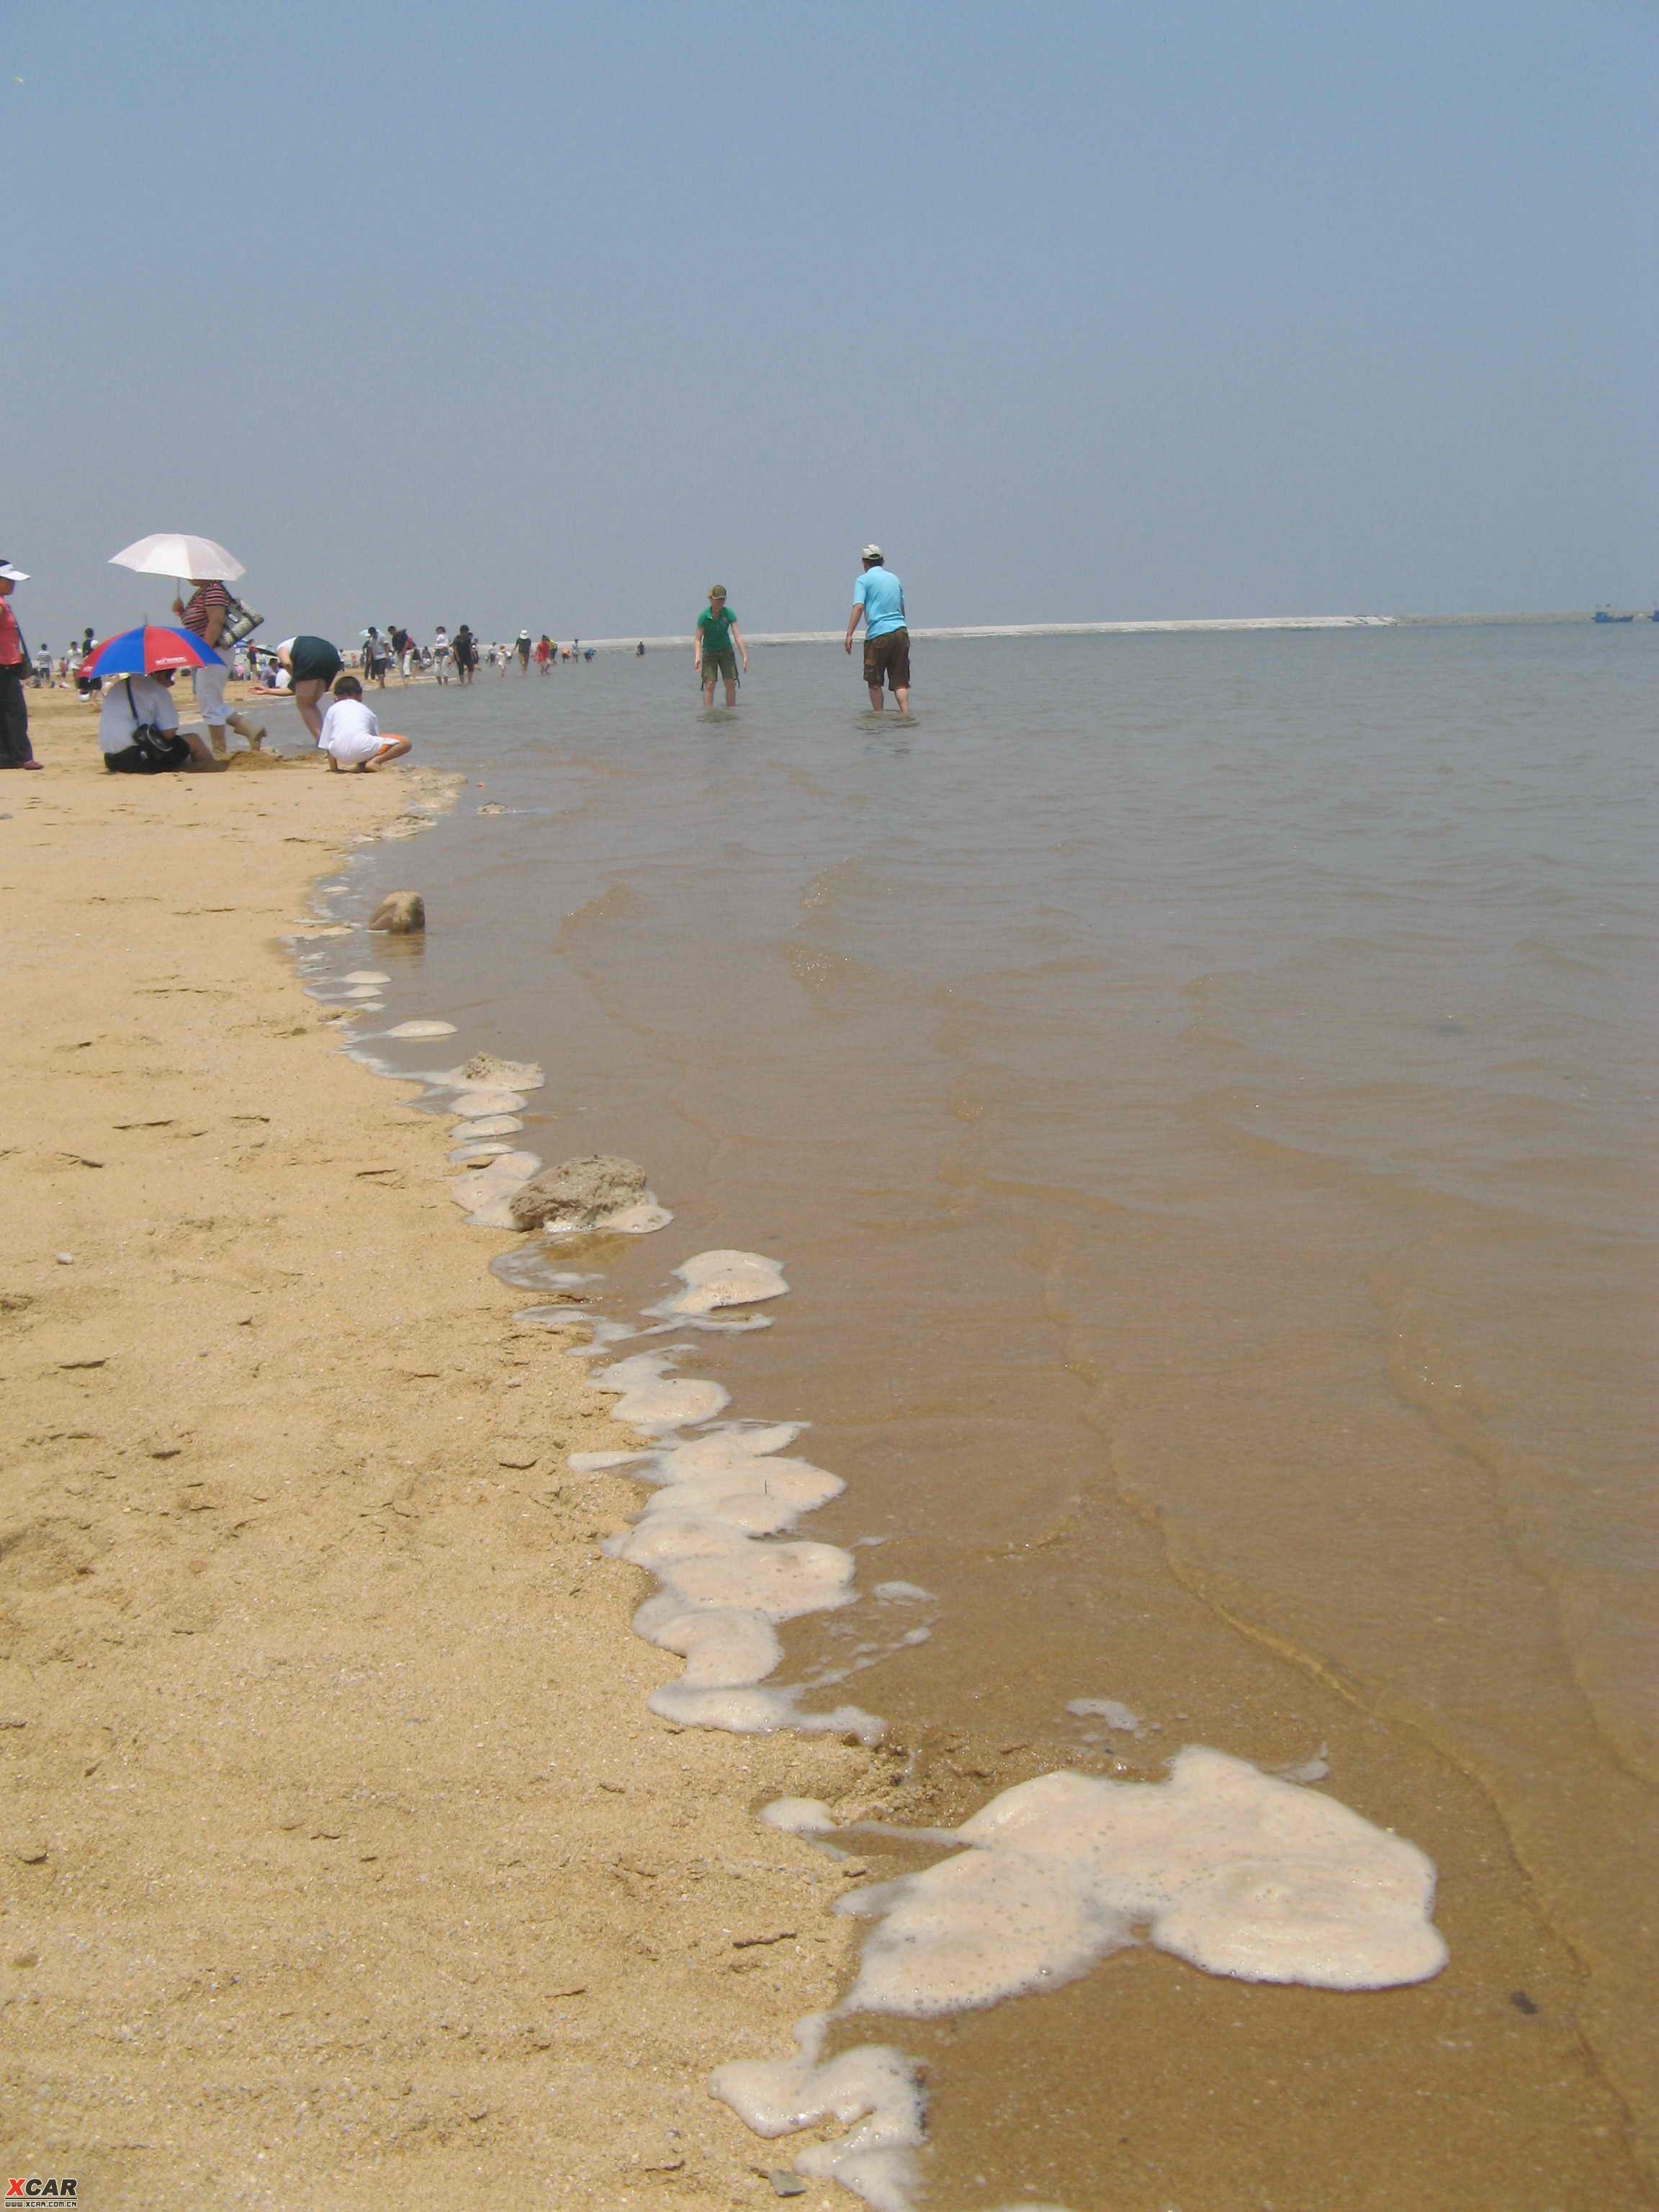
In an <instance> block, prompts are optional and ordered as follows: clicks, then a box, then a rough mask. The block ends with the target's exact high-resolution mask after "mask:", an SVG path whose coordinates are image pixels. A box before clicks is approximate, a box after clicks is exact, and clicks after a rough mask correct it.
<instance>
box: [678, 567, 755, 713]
mask: <svg viewBox="0 0 1659 2212" xmlns="http://www.w3.org/2000/svg"><path fill="white" fill-rule="evenodd" d="M734 646H735V647H736V651H735V652H734V651H733V650H732V648H733V647H734ZM739 657H741V659H742V661H743V672H744V675H745V676H747V674H748V673H749V655H748V653H747V652H746V650H745V649H744V642H743V632H742V631H741V630H740V629H738V618H737V617H736V615H734V614H733V613H732V610H731V608H730V607H728V606H727V605H726V586H725V585H724V584H714V585H712V586H710V588H709V592H708V605H707V606H706V607H705V608H704V609H703V611H702V613H701V614H700V615H699V616H698V617H697V635H696V639H695V640H694V641H693V643H692V647H691V665H692V666H693V667H694V668H695V669H696V671H698V673H699V674H700V675H701V676H702V703H703V708H704V711H705V712H707V711H708V709H709V708H712V707H713V706H714V678H716V677H717V676H720V677H724V678H725V679H726V708H727V709H728V711H729V710H730V709H731V708H734V707H735V706H736V705H737V703H738V659H739Z"/></svg>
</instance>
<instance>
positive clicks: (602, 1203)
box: [511, 1152, 645, 1229]
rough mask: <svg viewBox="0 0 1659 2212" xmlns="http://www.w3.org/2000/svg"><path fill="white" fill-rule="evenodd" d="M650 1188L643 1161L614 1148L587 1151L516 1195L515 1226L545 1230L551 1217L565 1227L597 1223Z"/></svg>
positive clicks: (531, 1180) (563, 1162)
mask: <svg viewBox="0 0 1659 2212" xmlns="http://www.w3.org/2000/svg"><path fill="white" fill-rule="evenodd" d="M644 1189H645V1170H644V1169H643V1168H642V1167H641V1165H640V1164H639V1163H638V1161H637V1160H624V1159H621V1158H618V1157H617V1154H616V1153H614V1152H587V1153H584V1154H583V1155H581V1156H580V1158H576V1159H570V1160H561V1161H560V1162H559V1164H558V1165H557V1166H556V1167H551V1168H547V1169H545V1170H544V1171H543V1172H542V1173H541V1174H540V1175H538V1176H532V1177H531V1179H530V1181H529V1182H527V1183H526V1184H525V1186H524V1188H523V1189H522V1190H520V1191H518V1192H516V1193H515V1194H514V1195H513V1201H512V1209H511V1210H512V1214H513V1227H514V1228H515V1229H539V1228H540V1227H541V1226H542V1225H543V1224H544V1222H553V1223H555V1224H556V1225H558V1226H559V1227H561V1228H567V1229H587V1228H591V1227H592V1226H593V1225H594V1224H595V1223H596V1222H599V1221H602V1220H603V1219H604V1218H605V1216H606V1215H607V1214H610V1213H615V1212H618V1211H620V1209H621V1208H622V1207H623V1206H632V1205H634V1204H635V1203H636V1202H637V1201H638V1200H639V1198H640V1197H641V1194H642V1193H643V1191H644Z"/></svg>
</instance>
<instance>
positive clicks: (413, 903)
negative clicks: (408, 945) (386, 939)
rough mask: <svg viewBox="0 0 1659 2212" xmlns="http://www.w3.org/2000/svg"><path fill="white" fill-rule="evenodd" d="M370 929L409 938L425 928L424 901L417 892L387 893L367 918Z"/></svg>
mask: <svg viewBox="0 0 1659 2212" xmlns="http://www.w3.org/2000/svg"><path fill="white" fill-rule="evenodd" d="M368 926H369V927H370V928H371V929H382V930H385V931H386V932H387V933H389V934H390V935H392V936H393V937H411V936H413V935H414V934H415V933H416V931H417V930H422V929H424V928H425V927H426V901H425V900H424V899H423V898H422V896H421V895H420V893H419V891H388V892H387V893H386V896H385V897H384V898H383V899H382V900H381V901H380V904H379V906H377V907H376V908H375V909H374V913H373V914H372V915H370V916H369V918H368Z"/></svg>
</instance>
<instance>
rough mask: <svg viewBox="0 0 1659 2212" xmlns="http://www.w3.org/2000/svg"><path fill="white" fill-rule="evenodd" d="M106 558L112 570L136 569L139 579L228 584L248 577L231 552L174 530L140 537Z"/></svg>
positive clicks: (203, 539)
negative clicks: (190, 579)
mask: <svg viewBox="0 0 1659 2212" xmlns="http://www.w3.org/2000/svg"><path fill="white" fill-rule="evenodd" d="M109 559H110V566H111V568H136V569H137V571H138V573H139V574H140V575H141V576H194V577H196V578H197V580H201V581H205V580H207V579H208V578H209V577H215V578H216V579H217V580H218V581H219V582H221V583H222V584H229V583H234V581H235V580H236V578H237V577H238V576H245V575H246V574H247V571H246V568H243V566H242V564H241V562H240V561H239V560H238V559H237V558H236V556H235V555H234V553H227V552H226V550H225V549H224V547H223V546H222V545H216V544H214V542H213V540H212V539H211V538H191V537H189V536H188V535H186V534H185V532H182V531H177V530H161V531H158V532H156V533H155V536H154V537H153V538H140V539H139V540H138V542H137V544H136V545H124V546H123V547H122V549H121V550H120V551H119V552H118V553H112V554H111V555H110V556H109Z"/></svg>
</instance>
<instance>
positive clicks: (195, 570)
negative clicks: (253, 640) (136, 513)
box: [109, 530, 264, 757]
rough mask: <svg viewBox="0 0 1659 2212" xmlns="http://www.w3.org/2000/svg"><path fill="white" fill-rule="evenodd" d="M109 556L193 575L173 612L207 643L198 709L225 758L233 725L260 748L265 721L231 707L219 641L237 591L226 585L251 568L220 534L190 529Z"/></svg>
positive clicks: (138, 567)
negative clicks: (219, 540) (226, 546)
mask: <svg viewBox="0 0 1659 2212" xmlns="http://www.w3.org/2000/svg"><path fill="white" fill-rule="evenodd" d="M109 557H110V566H111V567H112V568H131V569H132V570H134V571H135V572H136V574H138V575H141V576H175V577H177V576H188V577H189V579H190V588H191V597H190V599H189V601H188V603H186V602H185V600H184V599H181V598H175V599H174V600H173V613H174V614H175V615H176V616H177V617H179V621H180V622H181V623H183V624H184V626H185V629H187V630H189V631H190V632H191V634H192V635H193V636H195V637H196V638H197V640H198V641H200V643H201V644H203V645H204V646H205V647H207V657H206V659H204V660H202V661H199V662H194V663H192V664H191V667H192V671H193V673H192V678H191V681H192V683H193V684H194V687H195V691H196V705H197V712H198V713H199V714H200V715H201V717H202V720H204V722H205V723H206V724H207V729H208V736H209V738H210V740H211V742H212V745H213V750H214V751H215V752H216V754H218V755H219V756H220V757H223V756H224V755H225V754H226V753H227V752H228V750H229V748H228V745H227V744H226V743H225V728H226V725H227V724H228V725H229V726H230V727H231V728H232V729H234V731H235V732H236V734H237V735H238V737H240V738H246V740H247V744H248V747H249V750H253V749H255V748H257V746H258V744H259V741H260V739H261V738H263V737H264V729H263V728H262V727H261V726H260V725H259V724H258V723H257V722H245V721H243V720H242V719H241V717H240V715H239V714H227V713H226V711H225V665H224V663H223V661H222V659H220V658H219V653H218V645H219V641H220V639H221V637H222V635H224V631H225V628H226V625H227V623H228V622H229V619H230V609H231V596H230V593H229V592H228V591H227V590H226V588H225V586H226V585H227V584H229V583H234V581H235V580H236V578H237V577H238V576H242V575H246V573H247V571H246V569H245V568H243V566H242V564H241V562H240V561H239V560H238V559H237V558H236V556H235V555H234V553H228V552H227V551H226V550H225V549H224V547H223V546H222V545H221V544H218V543H217V541H216V539H214V538H197V537H195V536H193V535H192V534H191V532H189V531H181V530H163V531H158V532H155V534H154V535H153V536H151V537H149V538H138V539H137V541H136V543H134V544H131V545H124V546H123V547H122V548H121V550H120V551H119V552H118V553H112V554H111V555H110V556H109ZM254 619H255V620H256V621H257V619H258V617H254Z"/></svg>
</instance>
